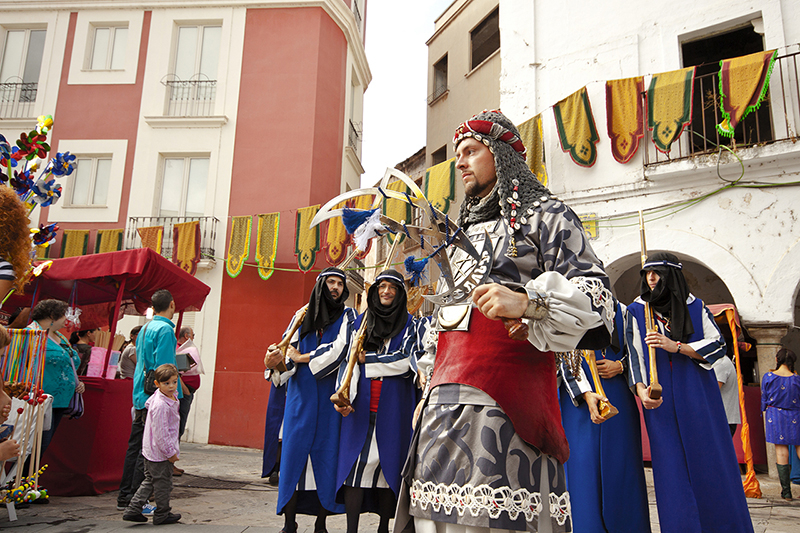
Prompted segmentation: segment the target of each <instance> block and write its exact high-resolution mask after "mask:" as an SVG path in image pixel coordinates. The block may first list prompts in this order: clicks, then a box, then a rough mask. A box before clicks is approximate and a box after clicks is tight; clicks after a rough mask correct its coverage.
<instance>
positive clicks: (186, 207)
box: [159, 157, 209, 217]
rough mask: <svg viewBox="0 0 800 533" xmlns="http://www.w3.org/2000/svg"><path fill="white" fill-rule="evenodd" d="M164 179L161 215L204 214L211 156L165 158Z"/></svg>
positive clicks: (162, 181)
mask: <svg viewBox="0 0 800 533" xmlns="http://www.w3.org/2000/svg"><path fill="white" fill-rule="evenodd" d="M163 165H164V166H163V170H162V178H161V204H160V206H159V215H161V216H168V217H169V216H172V217H175V216H202V215H203V214H204V213H205V210H206V209H205V208H206V184H207V183H208V167H209V158H208V157H165V158H164V163H163Z"/></svg>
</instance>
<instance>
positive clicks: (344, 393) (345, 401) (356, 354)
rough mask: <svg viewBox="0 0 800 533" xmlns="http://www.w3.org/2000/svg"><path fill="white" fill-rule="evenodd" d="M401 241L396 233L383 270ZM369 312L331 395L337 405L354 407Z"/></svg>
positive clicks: (390, 261) (389, 263)
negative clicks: (355, 374)
mask: <svg viewBox="0 0 800 533" xmlns="http://www.w3.org/2000/svg"><path fill="white" fill-rule="evenodd" d="M399 242H400V237H399V235H395V238H394V242H393V243H392V249H391V250H390V251H389V255H388V256H387V257H386V262H385V263H384V265H383V269H382V270H386V269H387V268H389V265H391V264H392V257H394V253H395V251H396V250H397V243H399ZM368 313H369V307H367V308H366V310H365V311H364V316H363V317H362V318H361V327H359V328H358V332H357V333H356V335H355V337H353V347H352V348H351V349H350V359H349V360H348V361H347V370H346V371H345V374H344V379H342V384H341V386H339V389H338V390H337V391H336V392H334V393H333V395H332V396H331V401H332V402H333V404H334V405H335V406H336V407H349V408H351V409H352V408H353V404H352V403H350V383H351V382H352V381H353V371H355V368H356V363H357V362H358V361H359V359H360V358H361V355H360V354H361V351H362V349H363V345H364V337H365V335H366V330H367V315H368Z"/></svg>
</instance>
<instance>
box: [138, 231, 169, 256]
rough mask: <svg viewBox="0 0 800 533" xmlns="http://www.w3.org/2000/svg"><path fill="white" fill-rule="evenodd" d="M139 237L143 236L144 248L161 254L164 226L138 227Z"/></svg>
mask: <svg viewBox="0 0 800 533" xmlns="http://www.w3.org/2000/svg"><path fill="white" fill-rule="evenodd" d="M136 231H137V232H138V233H139V237H141V238H142V248H150V249H151V250H153V251H154V252H155V253H157V254H161V241H162V239H163V237H164V226H148V227H146V228H137V229H136Z"/></svg>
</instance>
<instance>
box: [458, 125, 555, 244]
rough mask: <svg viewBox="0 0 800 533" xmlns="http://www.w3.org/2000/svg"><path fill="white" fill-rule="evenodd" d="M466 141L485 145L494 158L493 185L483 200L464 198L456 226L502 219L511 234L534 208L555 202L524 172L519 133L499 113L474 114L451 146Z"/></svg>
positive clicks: (459, 129) (459, 131) (532, 177)
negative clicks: (495, 176)
mask: <svg viewBox="0 0 800 533" xmlns="http://www.w3.org/2000/svg"><path fill="white" fill-rule="evenodd" d="M470 137H471V138H473V139H475V140H476V141H479V142H482V143H483V144H485V145H486V146H487V147H489V150H491V152H492V154H493V155H494V166H495V172H496V174H497V184H496V185H495V187H494V189H492V191H491V192H490V193H489V194H488V195H487V196H486V197H484V198H480V197H477V196H472V197H470V196H468V197H467V198H466V199H465V200H464V203H463V204H461V211H460V212H459V214H458V224H459V225H460V226H462V227H464V228H466V227H468V226H469V225H471V224H475V223H478V222H484V221H487V220H494V219H497V218H499V217H500V216H502V217H503V218H505V219H506V221H507V222H508V225H509V232H513V231H514V230H516V229H519V228H520V227H521V226H522V225H523V224H527V222H528V221H527V217H528V216H530V215H532V214H533V208H534V207H538V206H539V205H540V204H541V203H542V202H546V201H547V200H549V199H550V198H555V196H553V195H552V194H551V193H550V191H549V190H548V189H547V187H545V186H544V185H542V184H541V183H540V182H539V180H537V179H536V176H535V175H534V174H533V172H531V170H530V169H529V168H528V165H527V164H526V163H525V153H526V151H525V146H524V145H523V144H522V140H521V139H520V136H519V130H517V128H516V126H514V124H513V123H512V122H511V121H510V120H509V119H508V118H507V117H506V116H505V115H504V114H503V113H501V112H500V111H499V110H495V111H484V112H482V113H478V114H477V115H475V116H473V117H472V118H471V119H469V120H467V121H466V122H464V123H463V124H461V125H460V126H459V127H458V128H457V129H456V133H455V136H454V137H453V144H454V145H455V147H456V148H457V147H458V143H460V142H461V141H462V140H464V139H466V138H470Z"/></svg>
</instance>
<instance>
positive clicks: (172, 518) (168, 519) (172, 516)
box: [153, 513, 181, 526]
mask: <svg viewBox="0 0 800 533" xmlns="http://www.w3.org/2000/svg"><path fill="white" fill-rule="evenodd" d="M180 519H181V514H180V513H169V514H168V515H167V516H165V517H164V518H162V519H161V520H160V521H158V522H156V520H155V519H153V525H154V526H160V525H164V524H174V523H175V522H177V521H178V520H180Z"/></svg>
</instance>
